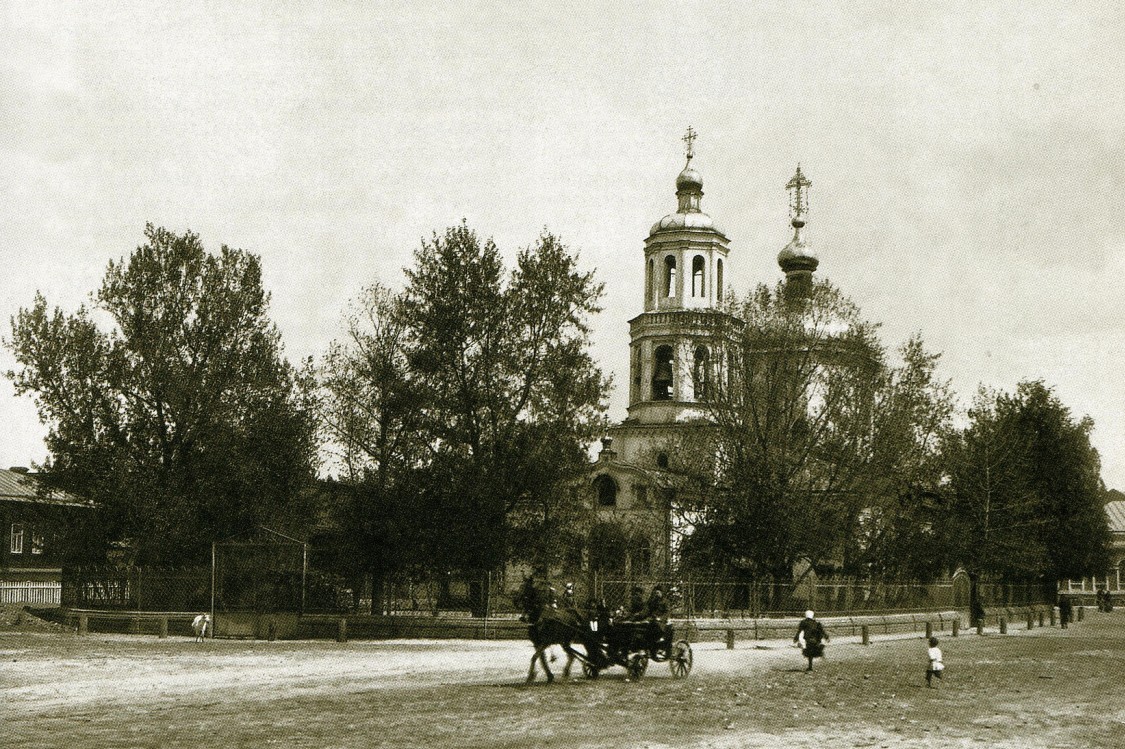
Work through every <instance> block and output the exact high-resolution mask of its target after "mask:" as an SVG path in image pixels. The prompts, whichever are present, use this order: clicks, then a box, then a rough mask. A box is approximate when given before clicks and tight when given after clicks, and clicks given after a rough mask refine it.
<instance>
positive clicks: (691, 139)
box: [681, 125, 698, 161]
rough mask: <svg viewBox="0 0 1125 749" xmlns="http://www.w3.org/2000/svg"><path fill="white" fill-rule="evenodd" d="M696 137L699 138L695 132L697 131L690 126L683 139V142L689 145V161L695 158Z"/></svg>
mask: <svg viewBox="0 0 1125 749" xmlns="http://www.w3.org/2000/svg"><path fill="white" fill-rule="evenodd" d="M696 137H698V134H697V133H696V132H695V130H693V129H692V127H691V125H688V128H687V133H685V134H684V137H683V138H681V140H683V142H684V143H686V144H687V158H688V161H691V157H692V156H695V148H694V144H695V139H696Z"/></svg>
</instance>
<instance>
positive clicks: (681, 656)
mask: <svg viewBox="0 0 1125 749" xmlns="http://www.w3.org/2000/svg"><path fill="white" fill-rule="evenodd" d="M668 667H669V668H670V669H672V678H674V679H682V678H684V677H685V676H687V675H688V674H690V673H691V645H689V644H688V641H687V640H677V641H676V643H675V644H674V645H672V653H671V655H670V656H669V658H668Z"/></svg>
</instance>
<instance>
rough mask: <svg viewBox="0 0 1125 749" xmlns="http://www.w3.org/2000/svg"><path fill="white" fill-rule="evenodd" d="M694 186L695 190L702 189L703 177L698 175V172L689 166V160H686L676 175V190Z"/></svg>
mask: <svg viewBox="0 0 1125 749" xmlns="http://www.w3.org/2000/svg"><path fill="white" fill-rule="evenodd" d="M691 188H695V189H696V190H702V189H703V177H701V176H699V172H697V171H695V170H694V169H692V168H691V162H690V161H688V164H687V166H685V167H684V170H683V171H682V172H680V175H679V176H678V177H676V192H680V191H681V190H687V189H691Z"/></svg>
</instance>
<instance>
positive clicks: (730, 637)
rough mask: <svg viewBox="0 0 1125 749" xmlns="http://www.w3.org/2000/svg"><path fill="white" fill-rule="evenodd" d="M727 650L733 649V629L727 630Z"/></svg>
mask: <svg viewBox="0 0 1125 749" xmlns="http://www.w3.org/2000/svg"><path fill="white" fill-rule="evenodd" d="M727 650H734V630H733V629H728V630H727Z"/></svg>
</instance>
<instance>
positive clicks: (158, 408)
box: [5, 225, 315, 563]
mask: <svg viewBox="0 0 1125 749" xmlns="http://www.w3.org/2000/svg"><path fill="white" fill-rule="evenodd" d="M145 237H146V239H147V242H146V244H144V245H142V246H141V247H138V248H137V249H136V251H134V252H133V254H132V255H131V256H130V257H129V259H128V261H125V260H121V261H119V262H111V263H110V264H109V267H108V268H107V270H106V274H105V277H104V279H103V282H102V286H101V288H100V289H99V290H98V291H97V293H96V294H95V295H94V303H95V308H96V310H98V311H99V312H100V313H104V314H105V315H106V317H107V319H108V320H109V321H110V322H111V325H110V327H109V330H108V331H103V330H102V329H101V328H99V327H98V325H97V324H96V323H95V321H94V315H93V313H92V312H91V311H90V310H88V309H87V308H85V307H82V308H80V309H79V310H78V311H77V312H76V313H75V314H73V315H66V314H64V313H63V312H62V311H61V310H58V309H56V310H54V311H53V312H49V311H48V309H47V302H46V300H45V299H44V298H43V297H42V296H41V295H37V296H36V298H35V302H34V304H33V305H32V307H30V308H28V309H21V310H20V312H19V313H18V314H17V315H16V317H15V318H14V319H13V320H12V337H11V339H10V340H7V341H5V343H6V344H7V345H8V347H9V348H10V349H11V350H12V351H13V353H14V354H15V358H16V361H17V362H18V365H19V366H18V369H17V370H15V371H13V372H9V373H8V375H9V377H11V378H12V379H13V380H14V382H15V385H16V389H17V391H18V392H19V393H31V394H34V396H35V399H36V403H37V405H38V408H39V413H40V418H41V419H42V420H43V421H44V423H46V424H47V425H48V426H49V433H48V437H47V447H48V449H49V452H50V457H49V461H48V465H47V469H48V470H49V471H50V472H52V473H55V474H57V475H58V476H60V477H61V478H62V479H63V480H64V482H65V484H66V486H67V488H69V489H71V490H73V491H76V492H78V493H79V494H82V495H84V496H87V497H89V498H91V499H94V500H96V501H97V502H99V503H100V504H101V505H102V507H103V508H104V512H105V514H106V518H107V521H108V529H109V534H110V535H111V536H112V537H115V538H119V539H128V540H129V541H130V542H131V543H132V545H133V546H134V551H135V554H136V557H137V559H138V561H141V562H143V563H156V562H159V563H172V562H175V563H184V562H189V561H196V560H199V559H202V558H204V557H205V556H206V553H207V549H208V547H209V544H210V542H211V541H212V540H213V539H215V538H221V537H226V536H230V535H233V534H236V533H240V532H243V531H246V530H248V529H250V528H252V527H253V526H254V525H255V524H257V523H261V522H274V523H282V524H286V525H289V524H292V523H295V522H298V521H299V520H300V519H301V518H302V517H303V516H304V514H305V512H306V511H307V506H306V502H307V501H308V498H309V494H308V491H307V490H308V486H309V481H310V479H311V478H312V474H313V469H314V465H313V461H314V455H315V445H314V439H315V435H314V424H315V422H314V419H313V413H312V408H311V401H310V393H311V384H312V383H311V379H310V377H309V375H308V373H307V372H302V371H298V370H295V369H294V368H293V367H291V366H290V365H289V364H288V363H287V362H286V361H285V360H284V359H283V358H282V357H281V342H280V336H279V334H278V332H277V329H276V327H275V326H274V325H273V324H272V323H271V322H270V320H269V318H268V315H267V308H268V301H269V299H268V295H267V294H266V292H265V291H264V290H263V289H262V285H261V264H260V262H259V260H258V258H257V257H255V256H254V255H251V254H249V253H247V252H244V251H242V250H233V249H230V248H227V247H225V246H224V247H222V249H221V250H220V252H219V253H218V254H217V255H213V254H209V253H207V252H206V251H205V250H204V249H203V246H202V244H201V243H200V241H199V237H198V236H197V235H195V234H192V233H191V232H186V233H184V234H183V235H176V234H173V233H171V232H169V231H167V230H165V229H162V228H155V227H153V226H152V225H148V226H147V227H146V228H145Z"/></svg>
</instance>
